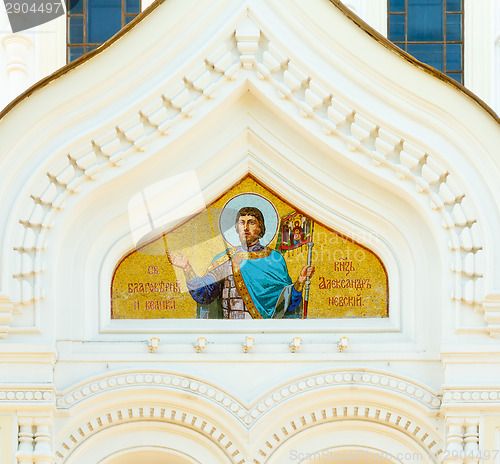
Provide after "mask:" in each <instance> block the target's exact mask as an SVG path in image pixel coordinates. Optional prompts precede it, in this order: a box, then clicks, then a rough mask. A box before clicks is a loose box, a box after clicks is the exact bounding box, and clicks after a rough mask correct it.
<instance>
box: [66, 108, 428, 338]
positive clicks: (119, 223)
mask: <svg viewBox="0 0 500 464" xmlns="http://www.w3.org/2000/svg"><path fill="white" fill-rule="evenodd" d="M252 116H254V114H252ZM260 116H262V115H261V114H260ZM235 117H237V115H235ZM230 119H231V118H230V117H228V119H227V120H230ZM237 125H238V126H241V127H238V128H237V130H234V132H232V134H234V136H233V137H234V140H232V142H231V143H227V144H225V146H222V145H221V147H220V148H219V146H218V145H216V148H214V147H211V146H210V147H208V148H207V147H205V150H206V152H202V153H201V154H200V153H198V152H197V148H198V147H197V146H194V145H193V148H192V149H191V146H192V144H191V143H190V142H185V146H186V147H187V151H188V152H196V153H197V154H199V155H200V156H201V157H203V158H205V157H208V156H210V154H212V153H216V154H215V155H211V158H210V159H211V163H212V164H213V165H214V166H228V167H227V168H220V171H217V172H216V170H215V169H211V170H207V173H206V174H204V175H203V180H204V181H205V182H208V184H209V185H208V186H207V189H206V190H203V193H204V194H205V198H206V201H207V202H209V201H210V199H211V198H217V196H219V195H220V194H221V193H222V192H223V191H224V190H225V188H226V187H227V188H229V187H230V186H231V183H232V179H235V178H238V176H241V175H242V174H244V173H246V172H249V173H250V174H252V175H253V176H254V177H255V178H256V179H257V180H260V179H265V181H266V182H268V183H270V184H272V186H273V187H272V188H273V189H274V190H275V191H278V193H279V194H280V195H281V196H282V197H283V198H287V199H289V201H291V202H292V203H295V204H296V205H298V207H300V208H302V209H303V210H306V211H309V212H310V214H311V215H313V217H315V218H316V219H317V220H319V221H321V222H323V223H325V224H335V229H336V230H338V231H339V232H340V233H342V234H344V235H346V236H349V237H352V238H354V239H355V240H356V241H357V242H358V243H361V244H362V245H365V246H366V247H368V248H369V249H371V250H372V251H373V252H375V253H376V254H377V255H378V256H379V257H380V258H381V260H382V262H383V263H384V265H385V267H386V269H387V271H388V274H389V279H390V284H389V288H390V307H391V312H390V318H389V320H383V319H379V320H370V322H368V321H362V320H361V321H360V320H357V321H356V322H355V323H353V322H352V321H348V320H345V321H335V322H333V321H323V322H322V323H321V325H320V324H317V323H316V322H317V321H316V322H315V321H301V322H300V325H301V330H305V331H306V332H311V331H313V332H316V333H318V332H324V331H332V330H334V328H336V330H345V329H346V328H349V330H353V331H359V330H363V331H372V332H374V331H384V332H401V331H402V330H403V328H402V326H403V322H402V315H401V308H403V307H405V308H406V311H407V314H408V316H407V317H408V319H407V321H406V322H407V324H406V327H405V328H404V330H405V333H407V334H408V336H409V337H410V338H414V336H415V335H414V333H413V331H415V330H416V328H415V327H414V326H413V324H412V323H411V322H410V321H409V319H412V318H413V317H414V316H415V309H414V304H413V301H415V300H416V298H413V297H412V294H413V293H412V288H411V285H407V283H409V282H413V281H414V280H415V276H414V274H412V273H408V269H407V267H408V264H409V263H411V262H413V261H415V260H416V257H415V256H414V255H413V252H412V250H411V248H412V245H413V246H415V244H413V243H412V244H410V243H409V241H410V238H409V237H410V235H411V230H410V227H408V226H406V225H405V226H401V227H400V228H399V229H398V227H397V226H396V224H397V221H398V219H399V218H400V217H401V216H398V215H397V214H396V213H395V212H394V208H393V209H392V210H391V209H390V208H386V210H385V215H380V216H379V215H377V214H372V213H371V212H370V205H373V208H374V209H375V208H385V207H384V206H383V205H382V206H381V205H380V204H381V203H383V200H382V197H380V198H379V199H378V200H377V201H374V202H373V203H371V201H372V200H371V199H370V198H369V197H368V196H367V195H365V196H363V197H360V198H359V199H358V198H356V199H355V192H354V189H352V188H350V187H349V186H348V185H346V181H345V180H344V182H343V183H344V185H341V179H340V175H339V176H338V177H337V179H333V178H332V177H331V176H329V175H327V174H325V173H324V172H323V173H321V172H319V170H318V171H316V169H317V167H315V166H311V170H313V169H314V170H315V171H314V174H315V175H316V174H317V178H316V179H317V180H318V179H319V178H321V183H319V182H318V183H312V181H311V182H310V183H309V181H305V180H304V177H305V176H306V174H304V173H303V172H302V171H300V170H297V169H294V168H293V164H292V169H289V168H286V167H285V165H286V163H287V160H288V161H291V162H292V163H293V160H294V159H298V158H300V156H301V153H298V152H297V151H296V150H294V149H292V147H291V146H290V145H288V146H287V145H286V144H285V143H284V141H283V137H281V138H280V137H279V134H278V132H279V131H278V130H277V129H276V132H275V133H273V134H271V133H269V131H268V130H266V129H265V128H264V127H263V126H262V125H261V124H259V123H258V122H256V121H255V120H254V118H253V117H252V118H243V119H242V120H241V121H239V122H238V124H237ZM288 142H289V143H290V141H288ZM206 145H210V143H207V144H206ZM205 153H207V154H205ZM314 153H317V155H315V154H313V148H312V147H311V148H310V150H309V153H308V154H309V155H310V157H311V158H313V157H314V158H316V157H318V156H320V152H319V151H318V150H316V149H314ZM297 164H298V162H297ZM176 172H178V171H173V173H176ZM309 175H310V174H309ZM219 176H220V177H222V178H223V180H218V179H220V177H219ZM129 179H130V183H132V182H133V179H132V178H129ZM228 179H229V181H228ZM223 182H228V183H227V184H225V183H223ZM124 183H128V182H124ZM301 183H307V184H308V185H307V186H306V187H304V186H302V185H301ZM332 184H336V187H335V188H331V187H330V185H332ZM362 185H364V186H365V188H368V187H367V186H368V182H367V181H362V183H361V184H360V185H359V189H362V188H363V187H362ZM308 189H309V190H308ZM123 193H125V191H122V194H123ZM379 193H381V191H380V190H379ZM96 195H97V194H96ZM318 198H328V199H330V201H331V203H332V204H328V203H324V202H319V201H318V200H317V199H318ZM386 199H387V200H389V197H388V196H387V197H386ZM363 202H365V203H366V204H364V205H361V203H363ZM403 204H404V203H403V202H401V205H403ZM124 207H126V203H125V204H119V203H115V202H114V199H113V198H111V197H110V198H109V206H108V211H105V212H104V213H103V214H102V216H103V218H106V220H107V219H109V218H112V225H111V223H110V224H108V223H107V222H102V224H103V225H101V222H100V219H99V218H95V222H94V224H93V227H92V228H89V230H88V231H87V230H84V231H78V230H75V232H74V233H75V237H76V236H78V235H79V234H81V235H84V234H85V235H86V234H88V236H87V242H88V244H89V245H88V246H85V247H84V248H85V250H86V254H87V258H88V260H89V261H91V260H93V261H95V262H96V263H97V262H98V267H93V268H90V267H89V269H88V270H86V271H85V272H84V275H85V276H86V282H85V284H84V288H87V289H90V288H92V285H93V278H94V276H95V274H96V272H98V273H99V274H98V275H99V279H98V280H99V286H100V289H99V295H98V297H97V296H96V297H95V298H88V297H89V294H81V297H78V298H82V299H84V300H85V301H86V302H88V304H86V306H87V307H90V306H92V307H93V308H96V309H97V308H99V309H100V310H99V312H98V313H95V316H94V317H84V314H81V315H80V316H75V315H73V316H72V317H73V318H74V317H79V318H80V322H79V327H80V328H82V330H84V332H83V335H78V336H84V337H95V336H96V334H98V333H100V334H103V333H106V334H113V333H123V332H127V333H140V332H142V333H144V332H146V333H147V332H150V331H151V324H152V322H151V321H147V320H144V321H141V320H134V321H124V320H111V319H110V310H109V306H110V300H109V283H110V282H111V278H112V275H113V271H114V268H115V266H116V263H118V262H119V260H120V259H121V258H122V257H123V256H124V255H125V254H126V253H127V252H128V251H130V250H131V249H133V242H132V240H131V238H130V233H129V228H128V223H127V220H128V218H127V214H126V210H123V209H124ZM417 207H418V205H417ZM75 214H77V215H81V216H88V214H89V211H85V210H84V209H78V211H77V213H75ZM349 215H351V217H349ZM382 216H383V217H382ZM354 217H356V218H358V219H357V220H354V219H353V218H354ZM359 218H363V222H361V220H360V219H359ZM389 218H390V219H389ZM109 227H113V230H114V231H115V232H113V233H109V235H110V236H113V239H114V243H113V244H112V246H110V245H109V244H108V243H103V244H102V246H101V247H100V248H99V247H98V246H95V247H92V246H91V244H97V243H98V239H99V234H101V230H107V229H108V228H109ZM382 230H383V231H384V233H385V234H386V235H385V236H384V235H382V233H381V231H382ZM405 231H406V232H408V236H407V235H405V233H404V232H405ZM427 233H428V232H427ZM426 236H427V235H426ZM411 237H412V238H415V243H416V242H417V241H418V240H419V238H418V237H417V236H413V235H412V236H411ZM421 246H423V244H421ZM436 249H437V246H436ZM89 266H90V265H89ZM57 267H58V268H68V267H69V266H68V265H67V264H66V265H58V266H57ZM199 271H200V272H203V269H202V268H200V270H199ZM69 272H71V271H69ZM416 272H417V271H415V273H416ZM60 278H63V275H62V273H61V276H60ZM179 278H180V279H182V276H181V275H179ZM87 280H88V282H87ZM74 292H78V289H75V291H74ZM74 292H73V295H75V293H74ZM402 293H405V297H404V298H403V295H402ZM429 303H430V301H429ZM61 317H64V316H61ZM99 320H100V324H99V325H98V321H99ZM231 322H232V321H225V327H226V328H228V329H229V330H230V331H231V330H234V328H233V326H234V327H236V326H237V325H238V324H231ZM247 322H248V321H247ZM249 322H251V324H246V327H245V329H244V330H246V331H248V330H251V331H257V332H260V331H262V328H263V327H264V328H265V329H266V330H268V331H269V330H270V331H281V332H283V331H289V330H291V329H290V328H285V327H273V328H270V327H267V328H266V327H265V323H264V324H262V323H261V322H259V321H249ZM293 322H294V321H292V325H294V326H295V325H298V324H293ZM304 323H305V324H304ZM154 326H155V329H154V330H155V331H156V332H157V333H159V332H161V333H163V332H174V333H199V332H200V331H203V332H208V333H215V332H217V331H219V330H220V328H221V326H220V323H218V322H217V321H188V320H186V321H182V320H180V321H176V324H175V327H171V324H170V323H169V322H168V321H155V322H154ZM309 326H310V327H309ZM409 326H412V327H411V328H410V327H409Z"/></svg>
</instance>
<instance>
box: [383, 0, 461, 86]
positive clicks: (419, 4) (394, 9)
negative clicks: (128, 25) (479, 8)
mask: <svg viewBox="0 0 500 464" xmlns="http://www.w3.org/2000/svg"><path fill="white" fill-rule="evenodd" d="M463 3H464V0H388V15H387V16H388V27H387V30H388V34H389V40H391V41H392V42H394V43H395V44H396V45H397V46H398V47H399V48H401V49H402V50H405V51H406V52H408V53H409V54H410V55H413V56H414V57H415V58H416V59H417V60H419V61H422V62H423V63H426V64H428V65H430V66H433V67H434V68H436V69H439V70H440V71H442V72H444V73H446V74H447V75H448V76H450V77H452V78H453V79H455V80H456V81H458V82H460V83H461V84H462V83H463V70H464V69H463V49H464V47H463V42H464V36H463V10H464V5H463Z"/></svg>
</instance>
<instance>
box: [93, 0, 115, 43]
mask: <svg viewBox="0 0 500 464" xmlns="http://www.w3.org/2000/svg"><path fill="white" fill-rule="evenodd" d="M121 7H122V2H121V0H87V42H88V43H102V42H106V40H108V39H109V38H110V37H111V36H113V35H115V34H116V33H117V32H118V31H119V30H120V29H121V27H122V11H121V10H122V8H121Z"/></svg>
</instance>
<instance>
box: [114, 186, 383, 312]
mask: <svg viewBox="0 0 500 464" xmlns="http://www.w3.org/2000/svg"><path fill="white" fill-rule="evenodd" d="M248 192H251V193H258V194H260V195H262V196H264V197H266V198H267V199H268V200H270V201H271V202H272V203H273V204H274V206H275V207H276V209H277V210H278V213H279V215H280V217H282V216H285V215H286V214H288V213H290V212H291V211H294V210H295V208H294V207H293V206H292V205H290V204H289V203H286V202H285V201H283V200H282V199H280V198H279V197H277V196H276V195H274V194H273V193H272V192H270V191H269V190H267V189H266V188H265V187H263V186H262V185H261V184H259V183H258V182H257V181H256V180H254V179H253V178H251V177H246V178H245V179H243V180H242V181H241V182H240V183H238V184H237V185H236V186H234V187H233V188H231V189H230V190H229V191H228V192H226V194H225V195H223V196H222V197H220V198H219V199H218V200H216V201H214V202H213V203H212V204H211V205H209V206H207V209H206V210H205V211H203V212H201V213H199V214H198V215H196V216H194V217H192V218H191V219H189V220H187V221H186V222H185V223H184V224H182V225H180V226H178V227H177V228H175V229H173V230H171V231H168V232H166V233H165V234H164V235H163V236H161V237H159V238H157V239H156V240H154V241H151V242H150V243H148V244H146V245H144V246H142V247H140V248H138V249H137V250H135V251H133V252H131V253H129V254H128V255H127V256H125V257H124V258H123V259H122V260H121V262H120V263H119V264H118V265H117V267H116V269H115V272H114V276H113V281H112V284H111V307H112V318H114V319H166V318H180V319H191V318H195V317H196V302H195V301H194V300H193V299H192V298H191V295H190V294H189V292H188V291H187V288H186V284H185V279H184V273H183V272H182V270H179V269H177V268H174V267H173V266H172V265H171V264H170V263H169V261H168V259H167V257H166V254H165V251H166V249H168V250H169V251H173V252H175V251H177V250H180V251H182V252H183V253H184V254H185V255H186V256H187V257H188V258H189V261H190V263H191V265H192V267H193V269H194V270H195V272H196V273H197V274H198V275H203V274H204V272H205V270H206V268H207V267H208V265H209V264H210V262H211V261H212V259H213V257H214V256H215V255H216V254H218V253H220V252H222V251H224V248H225V242H224V241H223V239H222V237H221V236H220V232H219V225H218V224H219V213H220V211H221V209H222V207H223V206H224V204H225V203H226V202H227V201H228V200H229V199H231V198H232V197H233V196H235V195H237V194H241V193H248ZM303 214H305V215H307V213H306V212H303ZM312 219H313V220H314V218H312ZM313 241H314V248H313V265H314V266H315V268H316V272H315V274H314V276H313V278H312V281H311V288H310V294H309V308H308V318H340V317H387V316H388V281H387V273H386V271H385V268H384V266H383V264H382V262H381V261H380V260H379V258H378V257H377V256H376V255H375V254H374V253H372V252H371V251H369V250H368V249H366V248H364V247H362V246H360V245H358V244H356V243H353V242H352V241H349V240H347V239H345V238H343V237H341V236H340V235H338V234H337V233H335V232H333V231H332V230H330V229H327V228H326V227H324V226H323V225H321V224H318V223H316V222H315V223H314V235H313ZM269 246H270V247H272V248H273V249H274V248H275V246H276V239H275V240H274V241H273V242H271V243H270V244H269ZM284 257H285V261H286V263H287V266H288V272H289V274H290V277H291V278H292V281H295V280H296V279H297V277H298V275H299V273H300V270H301V269H302V267H303V266H305V265H306V264H307V246H304V247H302V248H301V249H297V250H292V251H288V252H286V253H285V255H284Z"/></svg>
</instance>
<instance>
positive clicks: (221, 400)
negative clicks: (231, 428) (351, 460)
mask: <svg viewBox="0 0 500 464" xmlns="http://www.w3.org/2000/svg"><path fill="white" fill-rule="evenodd" d="M145 387H147V388H148V389H149V390H150V391H151V392H154V391H157V392H159V393H161V392H162V391H165V392H168V393H169V395H170V396H172V395H174V396H176V395H179V394H181V395H184V396H185V395H190V396H195V397H196V398H198V399H200V398H203V399H204V401H206V402H208V404H211V405H215V406H216V407H218V408H221V409H222V410H225V411H226V413H227V414H228V417H231V420H235V421H237V422H239V423H240V425H242V426H244V427H247V428H250V427H252V426H253V425H254V424H255V423H256V422H258V421H259V420H261V418H265V417H266V415H267V414H269V413H272V412H273V411H275V410H276V409H278V408H280V407H284V408H287V407H290V403H291V402H296V403H297V404H299V405H300V404H302V402H303V401H304V395H306V394H309V393H312V394H313V395H320V396H321V395H323V394H325V393H323V392H325V391H327V390H328V391H330V389H332V391H334V392H340V391H341V390H342V391H344V390H346V389H347V390H349V389H351V390H352V388H353V387H356V388H357V389H358V390H359V391H360V392H363V391H366V392H368V393H369V395H368V396H377V395H378V394H379V393H380V392H383V393H384V395H389V396H390V397H392V398H394V399H395V398H398V401H403V402H404V403H407V404H412V405H413V406H412V407H414V408H417V409H420V410H422V411H425V413H426V414H428V415H430V416H433V415H436V414H437V413H438V411H439V409H440V406H441V400H440V398H439V397H438V395H437V394H436V393H435V392H433V391H432V390H431V389H429V388H428V387H426V386H425V385H421V384H418V383H416V382H414V381H413V380H411V379H408V378H404V377H396V376H394V375H391V374H387V373H385V372H383V371H375V370H366V369H350V370H341V369H338V370H332V371H324V372H318V373H315V374H313V373H311V374H309V375H307V376H305V377H300V378H297V379H295V380H292V381H289V382H286V383H284V384H283V385H281V386H278V387H277V388H276V389H275V390H273V391H270V392H268V393H266V394H264V395H263V396H261V397H259V398H256V399H255V400H254V401H252V402H251V403H246V402H244V401H241V400H239V399H238V398H235V397H234V396H233V395H230V394H229V393H227V392H226V391H224V390H223V389H220V388H218V387H217V386H215V385H212V384H210V383H207V382H204V381H203V380H201V379H195V378H192V377H187V376H185V375H182V374H174V373H170V372H165V371H149V370H142V371H137V370H133V371H122V372H117V373H114V374H111V375H109V374H108V375H102V376H99V377H95V378H93V379H90V380H86V381H84V382H82V383H79V384H77V385H75V386H72V387H70V388H68V389H66V390H65V391H63V392H61V393H59V394H58V395H57V400H56V406H57V408H58V411H59V412H60V413H61V414H66V413H67V412H71V411H75V409H78V410H82V409H83V410H85V409H87V408H88V407H90V406H89V405H90V404H91V403H92V402H94V401H102V398H104V397H107V396H108V395H109V394H113V393H114V392H115V393H121V394H122V393H123V394H128V393H132V394H134V392H140V390H141V389H143V388H145ZM336 395H337V397H338V398H340V397H341V396H340V393H336ZM132 399H133V396H131V397H130V398H129V400H130V401H132ZM89 401H90V402H91V403H89ZM107 401H109V399H108V400H107ZM178 401H179V400H178Z"/></svg>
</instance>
